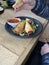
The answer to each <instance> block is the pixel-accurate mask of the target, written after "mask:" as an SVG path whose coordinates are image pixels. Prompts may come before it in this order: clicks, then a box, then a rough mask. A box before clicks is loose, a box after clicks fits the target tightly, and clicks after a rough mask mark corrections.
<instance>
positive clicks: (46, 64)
mask: <svg viewBox="0 0 49 65" xmlns="http://www.w3.org/2000/svg"><path fill="white" fill-rule="evenodd" d="M42 65H49V53H47V54H44V55H43V56H42Z"/></svg>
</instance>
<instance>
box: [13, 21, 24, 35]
mask: <svg viewBox="0 0 49 65" xmlns="http://www.w3.org/2000/svg"><path fill="white" fill-rule="evenodd" d="M24 26H25V23H24V22H20V23H19V24H18V25H17V26H16V27H15V28H14V29H13V32H14V33H15V34H21V33H23V32H24Z"/></svg>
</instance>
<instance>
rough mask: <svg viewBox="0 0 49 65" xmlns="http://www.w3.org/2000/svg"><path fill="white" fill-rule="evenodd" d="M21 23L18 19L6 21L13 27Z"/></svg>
mask: <svg viewBox="0 0 49 65" xmlns="http://www.w3.org/2000/svg"><path fill="white" fill-rule="evenodd" d="M20 21H21V19H20V18H12V19H8V20H7V23H8V24H9V25H10V26H12V27H15V26H16V25H17V24H18V23H19V22H20Z"/></svg>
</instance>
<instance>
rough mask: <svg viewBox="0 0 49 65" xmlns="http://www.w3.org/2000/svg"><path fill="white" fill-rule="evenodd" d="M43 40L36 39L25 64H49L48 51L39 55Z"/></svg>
mask: <svg viewBox="0 0 49 65" xmlns="http://www.w3.org/2000/svg"><path fill="white" fill-rule="evenodd" d="M44 44H45V43H44V42H41V41H38V43H37V45H36V47H35V48H34V50H33V52H32V53H31V55H30V57H29V59H28V60H27V62H26V64H25V65H49V53H47V54H45V55H43V56H41V53H40V51H41V47H42V46H43V45H44Z"/></svg>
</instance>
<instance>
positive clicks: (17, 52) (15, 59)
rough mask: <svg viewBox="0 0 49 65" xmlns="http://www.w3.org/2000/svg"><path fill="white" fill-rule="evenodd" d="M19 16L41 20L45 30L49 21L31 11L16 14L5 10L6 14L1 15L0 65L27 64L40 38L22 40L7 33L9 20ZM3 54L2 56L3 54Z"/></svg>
mask: <svg viewBox="0 0 49 65" xmlns="http://www.w3.org/2000/svg"><path fill="white" fill-rule="evenodd" d="M17 16H28V17H33V18H35V19H37V20H39V21H40V22H41V23H42V25H43V28H45V26H46V24H47V23H48V21H47V20H46V19H43V18H41V17H39V16H37V15H35V14H34V13H32V12H31V11H26V10H21V11H19V12H17V13H14V12H13V10H8V9H7V10H5V12H4V13H3V14H2V15H0V50H1V51H0V55H1V56H2V57H1V58H2V59H1V58H0V61H2V62H1V64H0V65H22V64H24V63H25V62H26V60H27V58H28V57H29V55H30V53H31V51H32V50H33V49H34V47H35V45H36V43H37V40H38V38H39V36H40V35H39V36H37V37H35V38H29V39H28V38H27V39H21V38H17V37H14V36H12V35H10V34H9V33H7V32H6V30H5V23H6V21H7V19H9V18H14V17H17ZM1 53H2V54H1Z"/></svg>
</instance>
